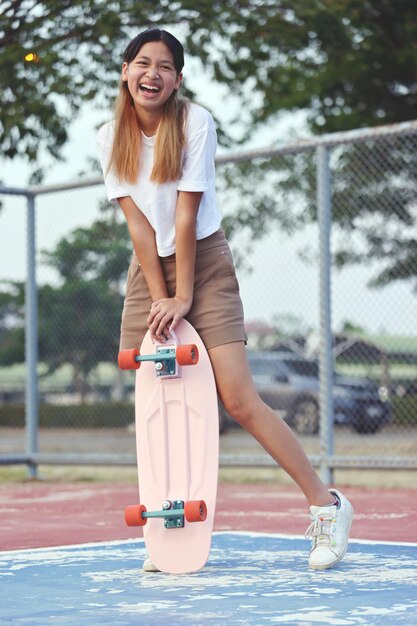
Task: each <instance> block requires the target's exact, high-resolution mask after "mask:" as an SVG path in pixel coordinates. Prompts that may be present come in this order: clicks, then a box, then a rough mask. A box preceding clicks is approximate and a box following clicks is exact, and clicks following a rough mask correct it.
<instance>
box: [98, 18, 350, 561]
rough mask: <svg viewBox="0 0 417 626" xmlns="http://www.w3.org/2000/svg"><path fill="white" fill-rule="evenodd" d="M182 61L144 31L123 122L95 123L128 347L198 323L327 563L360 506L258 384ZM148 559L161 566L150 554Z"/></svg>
mask: <svg viewBox="0 0 417 626" xmlns="http://www.w3.org/2000/svg"><path fill="white" fill-rule="evenodd" d="M183 65H184V53H183V47H182V45H181V43H180V42H179V41H178V40H177V39H176V38H175V37H174V36H173V35H171V34H170V33H168V32H167V31H164V30H159V29H157V28H153V29H149V30H146V31H144V32H142V33H140V34H139V35H137V37H135V38H134V39H133V40H132V41H131V42H130V43H129V45H128V47H127V48H126V51H125V53H124V58H123V64H122V74H121V84H120V93H119V97H118V99H117V103H116V111H115V120H114V121H113V122H111V123H108V124H105V125H104V126H102V128H101V129H100V130H99V133H98V140H97V142H98V150H99V154H100V161H101V165H102V168H103V172H104V177H105V184H106V189H107V195H108V199H109V201H111V202H118V203H119V205H120V207H121V209H122V211H123V213H124V215H125V217H126V221H127V226H128V229H129V233H130V237H131V239H132V244H133V248H134V254H133V256H132V261H131V264H130V267H129V272H128V277H127V285H126V297H125V302H124V309H123V314H122V324H121V341H120V349H128V348H135V347H139V346H140V344H141V341H142V338H143V336H144V334H145V332H146V331H147V329H148V328H149V329H150V331H151V334H152V337H153V338H154V339H155V340H158V341H164V340H166V339H167V338H168V337H169V333H170V331H171V330H173V329H175V326H176V325H177V323H178V321H179V320H180V319H181V318H183V317H185V318H186V319H188V320H189V321H190V323H191V324H192V325H193V326H194V327H195V328H196V330H197V332H198V333H199V334H200V336H201V338H202V340H203V342H204V344H205V345H206V348H207V350H208V353H209V355H210V360H211V364H212V366H213V370H214V375H215V379H216V384H217V391H218V394H219V396H220V398H221V400H222V402H223V404H224V407H225V408H226V410H227V412H228V413H229V415H231V416H232V417H233V418H234V419H235V420H236V421H237V422H238V423H239V424H240V425H241V426H243V427H244V428H245V429H246V430H247V431H248V432H249V433H251V434H252V435H253V436H254V437H255V438H256V439H257V440H258V441H259V442H260V443H261V445H262V446H263V447H264V448H265V450H267V452H269V454H271V456H272V457H273V458H274V459H275V460H276V462H277V463H279V465H280V466H281V467H282V468H283V469H284V470H285V471H286V472H288V474H289V475H290V476H291V477H292V478H293V479H294V480H295V482H296V483H297V484H298V485H299V486H300V488H301V489H302V491H303V492H304V494H305V496H306V498H307V500H308V503H309V505H310V513H311V524H310V526H309V528H308V531H307V535H308V536H310V537H311V539H312V547H311V551H310V556H309V565H310V567H312V568H316V569H325V568H328V567H331V566H332V565H334V564H335V563H337V562H338V561H340V559H342V558H343V556H344V554H345V552H346V548H347V542H348V534H349V530H350V526H351V522H352V515H353V509H352V506H351V504H350V503H349V501H348V500H347V499H346V498H345V497H344V496H343V495H342V494H341V493H340V492H338V491H336V490H334V489H331V490H330V491H328V490H327V489H326V488H325V486H324V485H323V484H322V482H321V481H320V479H319V477H318V475H317V474H316V472H315V471H314V469H313V467H312V466H311V464H310V462H309V460H308V459H307V456H306V455H305V454H304V452H303V450H302V448H301V446H300V445H299V443H298V441H297V439H296V438H295V436H294V434H293V432H292V430H291V429H290V428H289V427H288V425H287V424H286V423H285V422H284V421H283V420H282V419H280V418H278V417H277V416H276V414H275V413H274V412H273V411H272V410H271V409H270V408H269V407H268V406H267V405H266V404H264V403H263V402H262V400H261V399H260V397H259V396H258V394H257V392H256V389H255V387H254V384H253V382H252V378H251V374H250V370H249V367H248V362H247V358H246V353H245V350H246V348H245V340H246V335H245V328H244V322H243V309H242V303H241V300H240V296H239V286H238V282H237V279H236V275H235V271H234V266H233V260H232V256H231V253H230V249H229V246H228V244H227V241H226V239H225V237H224V233H223V231H222V230H221V229H220V223H221V214H220V211H219V208H218V206H217V203H216V195H215V174H214V156H215V150H216V131H215V127H214V123H213V119H212V117H211V115H210V114H209V113H208V111H206V110H205V109H204V108H202V107H200V106H197V105H196V104H193V103H188V102H186V101H184V100H183V99H181V98H180V97H179V96H178V91H179V89H180V86H181V80H182V68H183ZM144 569H145V570H146V571H155V568H154V567H153V565H152V563H151V562H150V561H149V559H147V561H145V564H144Z"/></svg>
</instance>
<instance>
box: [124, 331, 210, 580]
mask: <svg viewBox="0 0 417 626" xmlns="http://www.w3.org/2000/svg"><path fill="white" fill-rule="evenodd" d="M178 345H180V346H184V347H187V348H191V347H192V346H194V347H195V348H196V349H197V353H198V357H197V358H198V362H197V363H194V364H189V365H182V366H181V365H178V364H177V363H176V359H174V361H175V363H173V361H172V359H171V360H170V361H164V360H163V359H164V358H165V354H166V352H170V351H174V352H176V351H178V354H179V350H180V349H177V346H178ZM195 352H196V351H194V352H193V357H194V356H195ZM155 353H157V355H156V354H155ZM147 355H148V356H149V357H150V358H151V359H153V360H150V361H147V360H144V361H143V362H141V364H140V368H139V369H138V370H137V373H136V389H135V413H136V448H137V461H138V478H139V494H140V495H139V502H140V506H139V507H138V506H136V507H128V509H126V513H125V517H126V521H127V523H128V524H129V525H143V524H144V525H143V534H144V539H145V543H146V547H147V550H148V553H149V556H150V558H151V560H152V562H153V563H154V565H155V566H156V567H157V568H158V569H159V570H161V571H162V572H167V573H173V574H181V573H189V572H194V571H197V570H199V569H201V568H202V567H203V566H204V565H205V563H206V561H207V558H208V555H209V552H210V545H211V535H212V530H213V522H214V513H215V506H216V495H217V478H218V464H219V422H218V404H217V394H216V386H215V381H214V375H213V371H212V367H211V363H210V360H209V356H208V354H207V351H206V349H205V347H204V344H203V343H202V341H201V339H200V337H199V336H198V334H197V332H196V331H195V330H194V329H193V327H192V326H191V325H190V324H189V323H188V322H186V321H185V320H181V321H180V322H179V324H178V325H177V327H176V329H175V333H173V339H169V340H168V341H167V342H166V343H163V344H154V343H153V342H152V340H151V337H150V333H149V332H148V333H147V334H146V336H145V338H144V340H143V342H142V346H141V349H140V357H137V358H140V359H146V358H147ZM161 355H162V359H160V356H161ZM193 357H191V361H192V360H193ZM178 359H180V357H179V356H178ZM189 361H190V359H189ZM173 370H175V371H173ZM138 518H140V519H139V520H138ZM138 521H139V524H137V522H138Z"/></svg>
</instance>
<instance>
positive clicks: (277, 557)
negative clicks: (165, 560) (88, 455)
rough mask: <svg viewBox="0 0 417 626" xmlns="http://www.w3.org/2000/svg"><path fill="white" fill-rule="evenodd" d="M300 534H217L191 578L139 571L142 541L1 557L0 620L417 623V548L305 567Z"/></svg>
mask: <svg viewBox="0 0 417 626" xmlns="http://www.w3.org/2000/svg"><path fill="white" fill-rule="evenodd" d="M308 547H309V544H308V542H307V541H306V540H304V539H302V538H300V537H287V536H282V535H271V534H256V533H250V534H249V533H232V532H225V533H215V534H214V536H213V546H212V552H211V555H210V560H209V562H208V564H207V566H206V567H205V568H204V569H203V570H202V571H201V572H198V573H196V574H189V575H181V576H172V575H166V574H144V573H143V572H142V571H141V563H142V560H143V558H144V557H145V553H146V551H145V546H144V543H143V541H142V540H136V541H134V540H132V541H123V542H112V543H99V544H94V545H92V544H88V545H80V546H69V547H62V548H45V549H37V550H21V551H15V552H3V553H0V598H1V603H0V624H1V625H2V626H4V625H5V624H22V625H23V624H24V625H36V626H47V625H48V624H54V625H57V626H59V625H62V624H65V625H71V626H87V625H94V626H97V624H106V625H109V626H110V625H111V626H119V625H120V626H129V625H133V624H134V625H135V626H137V625H140V626H148V625H149V626H152V625H154V624H158V625H162V624H169V625H174V626H175V625H177V624H178V625H179V624H181V625H190V624H192V625H196V626H197V625H198V626H205V625H212V624H216V625H221V626H226V625H227V626H234V625H238V624H239V625H245V626H246V625H249V624H250V625H252V626H258V625H259V626H260V625H262V624H290V625H297V624H301V625H303V626H306V625H309V624H312V625H317V624H330V625H334V626H345V625H346V626H348V625H351V624H352V625H353V624H375V625H378V626H380V625H381V624H384V626H395V625H397V624H406V625H407V626H412V625H413V624H417V544H399V543H378V542H364V541H361V542H359V541H352V542H351V543H350V544H349V552H348V554H347V556H346V557H345V559H344V560H343V561H342V562H341V563H340V564H339V565H338V566H337V567H335V568H334V569H331V570H327V571H319V572H314V571H309V569H308V567H307V564H306V558H307V553H308Z"/></svg>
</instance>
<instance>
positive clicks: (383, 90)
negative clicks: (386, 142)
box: [0, 0, 417, 161]
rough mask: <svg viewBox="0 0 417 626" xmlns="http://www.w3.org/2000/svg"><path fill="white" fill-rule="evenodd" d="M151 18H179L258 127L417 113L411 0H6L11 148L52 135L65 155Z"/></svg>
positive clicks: (2, 17)
mask: <svg viewBox="0 0 417 626" xmlns="http://www.w3.org/2000/svg"><path fill="white" fill-rule="evenodd" d="M151 24H153V25H161V26H165V27H175V28H176V29H177V30H178V32H179V33H180V36H181V37H182V38H183V39H184V40H185V43H186V48H187V51H188V53H189V54H190V55H191V56H194V57H197V58H199V59H201V61H202V62H203V63H204V65H205V67H206V68H207V70H208V71H209V72H210V73H211V75H212V77H213V79H214V80H217V81H219V82H221V83H224V84H225V85H226V86H227V88H228V89H229V90H230V93H234V94H235V93H238V94H240V96H241V97H242V99H244V101H245V105H244V108H246V109H247V110H248V111H249V112H250V114H251V115H250V121H249V123H248V125H247V128H246V131H247V133H250V132H254V130H255V128H256V126H257V124H258V123H260V122H265V121H268V120H271V119H273V118H274V117H276V116H277V115H278V114H279V113H280V112H282V111H294V110H300V109H305V110H306V111H308V119H309V123H310V125H311V127H312V128H313V129H324V130H326V131H333V130H341V129H347V128H355V127H358V126H364V125H374V124H377V123H381V122H399V121H403V120H407V119H412V118H414V117H415V104H416V99H415V98H416V96H415V93H416V85H417V78H416V74H415V66H416V63H417V50H416V47H415V45H414V43H415V40H416V36H417V20H416V14H415V10H414V6H413V3H410V2H409V1H407V0H398V1H397V2H395V3H393V2H390V1H389V0H365V1H360V2H359V1H358V0H337V2H335V1H334V0H319V1H318V2H314V3H313V2H311V1H310V0H291V2H290V1H289V0H240V1H239V2H235V1H231V0H227V1H221V2H220V1H219V0H215V1H214V2H213V1H210V2H209V1H208V0H205V1H201V2H199V3H195V2H191V1H190V0H178V1H177V2H167V1H166V0H157V1H154V0H142V1H141V2H134V1H133V0H120V1H118V2H105V1H104V0H71V1H70V0H60V1H57V0H44V1H42V2H33V1H32V0H20V1H16V0H0V88H1V92H2V107H1V117H0V148H1V151H2V153H3V154H4V155H5V156H6V157H10V158H13V157H14V156H16V155H17V154H21V155H22V154H24V155H26V156H27V157H28V158H29V159H30V160H33V161H34V160H36V158H37V154H38V150H39V147H40V146H41V145H44V146H46V147H47V149H48V150H49V151H50V152H51V154H53V155H54V156H56V157H58V156H59V155H60V153H61V148H62V146H63V145H64V144H65V142H66V140H67V138H68V135H67V128H68V126H69V123H70V121H71V119H73V117H74V115H75V114H76V112H77V111H78V110H79V108H80V106H81V105H82V103H83V102H84V101H86V100H91V99H92V98H95V97H96V96H97V95H98V94H99V95H100V96H102V97H104V99H105V100H106V101H107V102H109V101H110V99H112V98H113V96H114V94H115V89H116V85H117V82H118V78H119V67H118V66H119V60H120V59H121V56H122V51H123V49H124V47H125V45H126V43H127V40H128V39H129V37H130V36H132V35H134V34H135V33H136V32H137V31H138V30H140V29H142V28H144V27H146V26H148V25H151ZM28 55H29V56H28ZM30 55H31V56H30ZM207 104H209V103H207ZM242 110H243V106H242Z"/></svg>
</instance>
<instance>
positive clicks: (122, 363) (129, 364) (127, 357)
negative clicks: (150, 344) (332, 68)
mask: <svg viewBox="0 0 417 626" xmlns="http://www.w3.org/2000/svg"><path fill="white" fill-rule="evenodd" d="M137 356H139V350H138V349H137V348H132V350H121V351H120V352H119V356H118V357H117V364H118V366H119V368H120V369H121V370H138V369H139V368H140V361H136V359H135V357H137Z"/></svg>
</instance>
